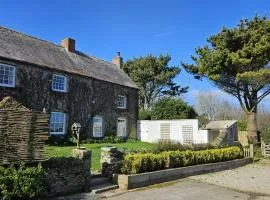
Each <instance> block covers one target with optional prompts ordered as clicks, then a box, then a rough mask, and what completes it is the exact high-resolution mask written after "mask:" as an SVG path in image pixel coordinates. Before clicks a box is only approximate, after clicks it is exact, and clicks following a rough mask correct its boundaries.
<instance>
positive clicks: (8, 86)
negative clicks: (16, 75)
mask: <svg viewBox="0 0 270 200" xmlns="http://www.w3.org/2000/svg"><path fill="white" fill-rule="evenodd" d="M0 87H7V88H15V85H2V84H0Z"/></svg>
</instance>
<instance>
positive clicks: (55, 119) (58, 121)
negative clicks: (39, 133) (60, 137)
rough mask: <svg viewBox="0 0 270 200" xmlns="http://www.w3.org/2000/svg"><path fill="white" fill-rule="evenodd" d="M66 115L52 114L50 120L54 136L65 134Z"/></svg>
mask: <svg viewBox="0 0 270 200" xmlns="http://www.w3.org/2000/svg"><path fill="white" fill-rule="evenodd" d="M64 128H65V113H60V112H52V113H51V119H50V132H51V133H52V134H64V131H65V130H64Z"/></svg>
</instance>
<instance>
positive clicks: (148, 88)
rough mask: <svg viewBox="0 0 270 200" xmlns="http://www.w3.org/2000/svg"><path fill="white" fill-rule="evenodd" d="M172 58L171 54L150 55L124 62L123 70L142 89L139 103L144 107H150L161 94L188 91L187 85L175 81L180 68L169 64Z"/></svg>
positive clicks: (174, 94) (173, 94)
mask: <svg viewBox="0 0 270 200" xmlns="http://www.w3.org/2000/svg"><path fill="white" fill-rule="evenodd" d="M170 60H171V57H170V56H169V55H165V56H164V55H160V56H158V57H156V56H153V55H148V56H145V57H139V58H134V59H132V60H128V61H127V62H126V63H124V65H123V70H124V71H125V72H126V73H127V74H128V75H129V76H130V77H131V79H132V80H133V81H134V82H135V83H136V84H137V86H138V87H139V89H140V92H139V104H140V107H141V108H142V109H148V108H150V107H151V106H152V104H153V102H154V101H155V100H156V98H159V97H161V96H164V95H169V96H177V95H179V94H181V93H184V92H187V89H188V88H187V87H185V88H181V87H180V86H179V85H176V84H175V83H174V82H173V79H174V78H175V77H176V75H178V74H179V73H180V68H179V67H176V66H169V65H168V63H169V61H170Z"/></svg>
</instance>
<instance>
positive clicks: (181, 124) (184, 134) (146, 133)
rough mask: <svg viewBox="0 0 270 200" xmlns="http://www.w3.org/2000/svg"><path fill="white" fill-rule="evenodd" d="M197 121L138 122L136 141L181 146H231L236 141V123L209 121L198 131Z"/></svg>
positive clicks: (233, 121) (230, 121)
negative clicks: (219, 144)
mask: <svg viewBox="0 0 270 200" xmlns="http://www.w3.org/2000/svg"><path fill="white" fill-rule="evenodd" d="M198 124H199V123H198V120H197V119H180V120H139V121H138V129H137V130H138V132H137V139H139V140H141V141H143V142H150V143H157V142H158V141H161V140H170V141H174V142H180V143H181V144H209V143H214V142H215V143H218V142H223V143H227V144H232V143H233V142H234V141H236V140H237V121H235V120H221V121H211V122H209V123H208V124H207V125H205V126H204V127H202V128H200V129H199V125H198Z"/></svg>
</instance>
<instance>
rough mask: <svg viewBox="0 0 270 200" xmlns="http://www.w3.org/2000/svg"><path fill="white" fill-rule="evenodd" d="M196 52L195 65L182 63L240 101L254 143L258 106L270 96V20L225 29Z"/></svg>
mask: <svg viewBox="0 0 270 200" xmlns="http://www.w3.org/2000/svg"><path fill="white" fill-rule="evenodd" d="M207 41H208V42H209V43H210V45H207V46H204V47H199V48H197V49H196V56H192V57H191V58H192V60H193V61H194V62H193V64H185V63H182V66H183V67H184V68H185V69H186V71H187V72H190V73H192V74H194V77H195V78H197V79H200V78H203V77H206V78H208V79H209V80H210V81H211V82H212V83H214V85H216V86H217V87H218V88H220V89H221V90H223V91H225V92H227V93H228V94H231V95H233V96H234V97H235V98H237V99H238V101H239V103H240V105H241V107H242V109H243V110H244V111H245V113H246V115H247V119H248V120H247V131H248V135H249V140H250V142H252V143H254V142H256V141H257V120H256V113H257V107H258V104H259V103H260V102H261V101H262V100H263V99H264V98H265V97H266V96H267V95H268V94H269V93H270V64H269V63H270V20H269V19H267V18H266V17H259V16H255V17H254V18H253V19H251V20H248V19H245V20H241V21H240V23H239V24H238V26H237V27H235V28H222V30H221V31H220V32H219V33H218V34H216V35H213V36H211V37H209V38H208V40H207Z"/></svg>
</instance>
